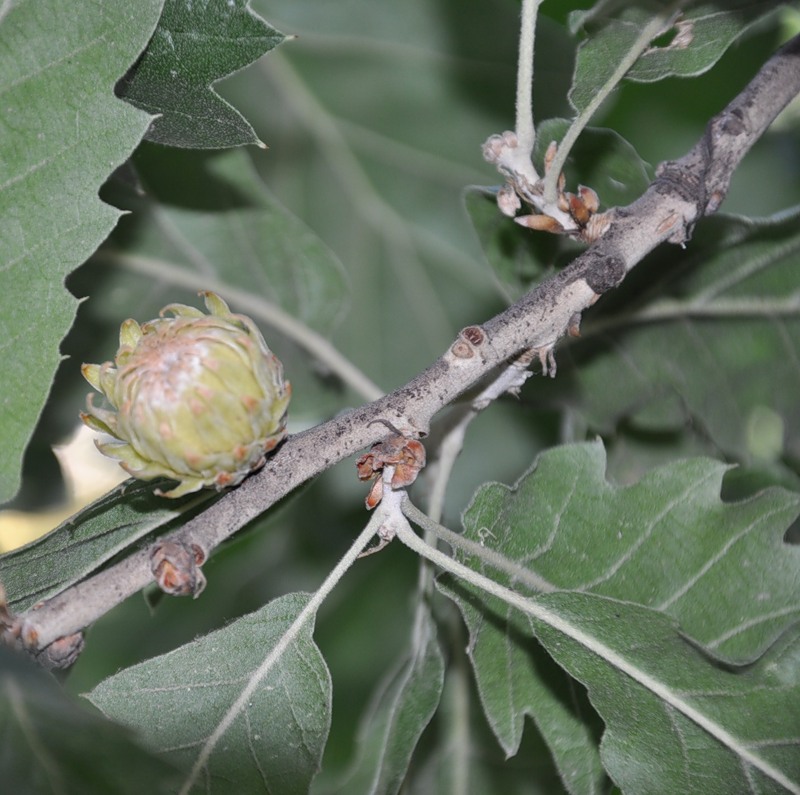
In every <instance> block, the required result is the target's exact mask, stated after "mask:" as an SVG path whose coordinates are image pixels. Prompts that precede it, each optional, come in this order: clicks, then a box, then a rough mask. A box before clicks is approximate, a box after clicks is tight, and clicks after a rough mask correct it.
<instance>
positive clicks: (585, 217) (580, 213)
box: [566, 193, 592, 226]
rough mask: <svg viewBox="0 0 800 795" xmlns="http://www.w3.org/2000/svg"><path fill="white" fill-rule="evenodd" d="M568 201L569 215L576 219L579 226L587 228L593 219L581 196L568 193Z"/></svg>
mask: <svg viewBox="0 0 800 795" xmlns="http://www.w3.org/2000/svg"><path fill="white" fill-rule="evenodd" d="M566 195H567V201H568V202H569V214H570V215H571V216H572V217H573V218H574V219H575V223H576V224H578V226H586V224H587V223H588V221H589V218H591V215H592V214H591V213H590V212H589V210H588V209H587V208H586V205H585V204H584V203H583V199H581V197H580V196H576V195H575V194H574V193H568V194H566Z"/></svg>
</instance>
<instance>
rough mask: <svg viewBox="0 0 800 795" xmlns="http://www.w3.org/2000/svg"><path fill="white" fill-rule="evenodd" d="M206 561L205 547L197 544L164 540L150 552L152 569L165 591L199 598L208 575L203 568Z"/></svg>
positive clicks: (157, 581)
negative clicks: (201, 566) (201, 567)
mask: <svg viewBox="0 0 800 795" xmlns="http://www.w3.org/2000/svg"><path fill="white" fill-rule="evenodd" d="M205 560H206V553H205V550H203V549H202V548H201V547H200V546H198V545H197V544H192V545H191V546H187V545H186V544H183V543H181V542H178V541H163V542H162V543H160V544H157V545H156V546H155V547H154V548H153V551H152V552H151V553H150V569H151V571H152V572H153V577H154V579H155V581H156V583H158V587H159V588H161V590H162V591H164V593H167V594H169V595H170V596H190V595H191V596H193V597H195V598H197V597H198V596H200V594H201V593H202V592H203V589H204V588H205V587H206V578H205V575H204V574H203V572H202V571H201V570H200V565H201V564H202V563H204V562H205Z"/></svg>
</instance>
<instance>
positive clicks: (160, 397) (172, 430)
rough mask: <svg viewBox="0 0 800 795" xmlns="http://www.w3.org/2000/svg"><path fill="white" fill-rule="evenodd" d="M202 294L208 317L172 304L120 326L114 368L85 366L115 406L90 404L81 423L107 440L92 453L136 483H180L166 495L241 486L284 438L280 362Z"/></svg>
mask: <svg viewBox="0 0 800 795" xmlns="http://www.w3.org/2000/svg"><path fill="white" fill-rule="evenodd" d="M200 295H202V296H203V298H204V299H205V304H206V307H207V308H208V311H209V312H210V314H208V315H207V314H205V313H203V312H202V311H201V310H199V309H195V308H194V307H191V306H186V305H184V304H170V305H169V306H165V307H164V308H163V309H162V310H161V312H160V313H159V314H160V317H159V318H158V319H156V320H151V321H149V322H148V323H144V324H143V325H141V326H140V325H139V324H138V323H137V322H136V321H135V320H126V321H125V322H124V323H123V324H122V326H121V328H120V334H119V343H120V344H119V350H118V351H117V355H116V357H115V359H114V361H113V362H105V363H104V364H100V365H98V364H84V365H83V366H82V367H81V372H82V373H83V376H84V378H86V380H87V381H88V382H89V383H90V384H91V385H92V386H93V387H94V388H95V389H96V390H97V391H98V392H100V393H102V395H103V396H104V397H105V398H106V400H107V402H108V403H109V404H110V405H111V407H112V408H111V409H103V408H97V407H95V405H94V402H93V398H94V394H89V395H88V397H87V399H86V406H87V410H86V412H84V413H81V419H82V420H83V422H84V423H85V424H86V425H88V426H89V427H90V428H92V429H93V430H96V431H101V432H102V433H105V434H108V435H109V436H112V437H113V440H110V441H96V442H95V444H96V445H97V448H98V449H99V450H100V452H102V453H104V454H105V455H107V456H109V457H111V458H116V459H118V460H119V461H120V466H121V467H122V468H123V469H124V470H125V471H126V472H128V473H129V474H131V475H133V477H135V478H140V479H142V480H151V479H152V478H157V477H167V478H171V479H173V480H177V481H179V485H178V486H176V487H175V488H174V489H172V490H171V491H168V492H166V493H163V492H160V491H159V492H157V493H159V494H163V496H165V497H181V496H183V495H184V494H189V493H191V492H193V491H198V490H199V489H201V488H216V489H217V490H221V489H224V488H226V487H228V486H236V485H238V484H239V483H241V482H242V480H243V479H244V478H245V477H246V476H247V475H248V474H250V473H251V472H253V471H255V470H257V469H259V468H260V467H261V466H263V465H264V462H265V460H266V454H267V453H268V452H269V451H270V450H272V449H273V448H274V447H275V446H276V445H277V444H278V443H279V442H280V441H281V440H282V439H283V438H284V437H285V436H286V410H287V407H288V405H289V399H290V397H291V392H292V390H291V385H290V384H289V382H288V381H286V380H285V379H284V376H283V365H282V364H281V362H280V361H279V360H278V358H277V357H276V356H275V355H274V354H273V353H272V351H270V349H269V348H268V347H267V344H266V342H265V341H264V338H263V337H262V336H261V332H260V331H259V330H258V328H257V327H256V325H255V323H254V322H253V321H252V320H251V319H250V318H249V317H246V316H244V315H237V314H234V313H232V312H231V311H230V309H229V308H228V305H227V304H226V303H225V301H223V300H222V299H221V298H220V297H219V296H218V295H216V294H215V293H211V292H203V293H200ZM167 314H171V315H173V316H174V317H165V315H167Z"/></svg>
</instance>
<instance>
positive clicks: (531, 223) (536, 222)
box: [514, 215, 564, 235]
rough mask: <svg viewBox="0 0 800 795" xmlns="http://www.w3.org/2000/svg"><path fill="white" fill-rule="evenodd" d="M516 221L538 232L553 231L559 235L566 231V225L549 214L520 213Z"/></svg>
mask: <svg viewBox="0 0 800 795" xmlns="http://www.w3.org/2000/svg"><path fill="white" fill-rule="evenodd" d="M514 221H516V223H518V224H519V225H520V226H524V227H527V228H528V229H534V230H536V231H537V232H552V233H553V234H557V235H560V234H563V233H564V227H563V226H561V224H560V223H559V222H558V221H556V219H555V218H553V217H551V216H549V215H520V216H518V217H517V218H515V219H514Z"/></svg>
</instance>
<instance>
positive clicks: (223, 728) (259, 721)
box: [88, 594, 331, 795]
mask: <svg viewBox="0 0 800 795" xmlns="http://www.w3.org/2000/svg"><path fill="white" fill-rule="evenodd" d="M308 599H309V597H308V596H307V595H304V594H290V595H287V596H284V597H281V598H279V599H276V600H275V601H273V602H270V603H269V604H268V605H266V606H265V607H264V608H262V609H261V610H259V611H257V612H256V613H253V614H251V615H249V616H245V617H243V618H240V619H238V620H237V621H235V622H233V623H232V624H230V625H228V626H227V627H225V628H223V629H220V630H217V631H215V632H213V633H211V634H209V635H207V636H205V637H202V638H200V639H198V640H196V641H193V642H192V643H189V644H187V645H186V646H183V647H181V648H179V649H177V650H175V651H173V652H171V653H169V654H167V655H164V656H162V657H157V658H154V659H151V660H148V661H146V662H144V663H141V664H139V665H137V666H134V667H132V668H129V669H127V670H125V671H122V672H120V673H119V674H116V675H115V676H112V677H110V678H109V679H106V680H105V681H103V682H102V683H101V684H100V685H98V686H97V687H96V688H95V689H94V690H93V691H92V692H91V693H90V694H89V696H88V697H89V699H90V700H91V701H92V702H93V703H94V704H95V705H96V706H98V707H99V708H100V709H101V710H102V711H103V712H104V713H105V714H106V715H108V716H110V717H113V718H115V719H116V720H119V721H120V722H123V723H125V724H127V725H129V726H131V727H132V728H135V729H137V730H138V732H139V734H140V736H141V737H142V738H143V739H144V741H145V742H146V743H147V744H148V745H149V746H150V747H152V748H153V749H154V750H158V751H160V752H161V753H163V754H164V755H165V756H166V757H167V758H168V759H170V760H172V761H173V762H174V763H175V764H177V765H178V766H180V767H181V768H183V769H184V770H185V771H187V773H188V771H189V770H190V769H191V768H192V767H193V765H195V764H196V763H197V762H198V760H200V761H201V762H202V767H201V769H200V770H199V771H197V772H199V777H197V778H195V775H196V774H195V773H192V774H191V775H190V776H189V777H187V778H186V779H185V786H184V790H183V791H186V792H189V791H190V789H189V787H191V791H195V788H197V791H203V792H219V793H228V792H232V791H236V792H250V791H259V792H261V791H267V792H270V793H272V795H280V794H281V793H287V794H288V793H296V792H306V791H307V790H308V787H309V785H310V782H311V779H312V778H313V776H314V775H315V774H316V772H317V770H318V768H319V764H320V760H321V755H322V750H323V748H324V744H325V740H326V738H327V733H328V729H329V726H330V700H331V693H330V677H329V674H328V670H327V667H326V666H325V663H324V661H323V659H322V656H321V655H320V653H319V650H318V649H317V647H316V645H315V644H314V642H313V640H312V637H311V634H312V631H313V621H312V622H306V623H305V625H304V626H303V628H302V631H301V634H300V635H298V636H297V637H296V638H295V640H294V641H293V642H292V643H291V644H290V645H289V646H288V647H287V648H284V649H282V652H281V653H280V655H279V657H278V658H276V659H275V660H274V662H273V664H272V665H271V666H270V667H269V669H268V670H266V671H265V670H264V663H265V660H267V659H268V658H269V659H271V652H272V651H273V650H275V649H277V648H278V647H279V645H280V643H281V638H282V636H283V635H284V633H285V632H286V631H287V629H288V628H289V627H290V625H291V624H292V623H293V622H294V621H295V619H296V618H297V616H298V614H299V613H300V612H301V611H302V610H303V608H304V607H305V606H306V604H307V603H308ZM243 695H244V696H245V697H244V699H243V698H242V696H243ZM232 708H235V709H236V712H235V714H232V713H231V710H232Z"/></svg>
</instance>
